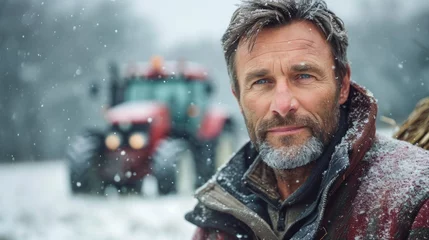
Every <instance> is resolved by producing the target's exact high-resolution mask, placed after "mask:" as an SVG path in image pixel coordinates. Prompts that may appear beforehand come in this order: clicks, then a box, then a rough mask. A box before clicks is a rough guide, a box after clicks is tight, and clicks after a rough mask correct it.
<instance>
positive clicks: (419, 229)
mask: <svg viewBox="0 0 429 240" xmlns="http://www.w3.org/2000/svg"><path fill="white" fill-rule="evenodd" d="M408 239H409V240H417V239H429V200H426V202H425V203H423V205H422V207H421V208H420V210H419V213H418V214H417V216H416V218H415V219H414V222H413V225H412V226H411V231H410V235H409V236H408Z"/></svg>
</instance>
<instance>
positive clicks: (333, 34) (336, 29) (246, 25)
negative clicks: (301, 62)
mask: <svg viewBox="0 0 429 240" xmlns="http://www.w3.org/2000/svg"><path fill="white" fill-rule="evenodd" d="M296 20H308V21H310V22H312V23H314V24H315V25H316V26H318V27H319V29H320V30H321V31H322V32H323V34H324V35H325V37H326V40H327V41H328V42H329V44H330V46H331V51H332V55H333V56H334V63H335V75H336V78H337V79H339V85H341V83H342V80H343V78H344V76H345V75H346V73H347V68H348V61H347V46H348V45H349V44H348V36H347V32H346V31H345V28H344V23H343V21H342V20H341V19H340V18H339V17H337V16H336V15H335V14H334V13H333V12H332V11H331V10H329V9H328V8H327V5H326V3H325V2H324V1H323V0H243V1H242V3H241V4H240V5H238V9H237V10H236V11H235V12H234V14H233V16H232V18H231V22H230V24H229V26H228V29H227V30H226V32H225V34H224V35H223V37H222V46H223V50H224V54H225V60H226V63H227V67H228V74H229V77H230V79H231V84H232V87H233V89H234V90H235V91H236V92H237V93H239V87H238V80H237V74H236V71H235V55H236V50H237V47H238V44H239V42H240V40H244V41H248V42H249V51H251V50H252V48H253V45H254V44H255V41H256V37H257V36H258V33H259V32H260V31H261V30H262V29H263V28H268V27H279V26H284V25H287V24H289V23H291V22H293V21H296Z"/></svg>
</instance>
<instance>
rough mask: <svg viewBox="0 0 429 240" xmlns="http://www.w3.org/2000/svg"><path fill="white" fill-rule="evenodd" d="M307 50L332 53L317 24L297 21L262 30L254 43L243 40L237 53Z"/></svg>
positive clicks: (251, 53)
mask: <svg viewBox="0 0 429 240" xmlns="http://www.w3.org/2000/svg"><path fill="white" fill-rule="evenodd" d="M305 48H312V49H314V50H319V51H323V50H324V51H330V46H329V43H328V41H327V40H326V37H325V36H324V34H323V32H322V31H321V30H320V29H319V28H318V27H317V26H316V25H315V24H313V23H311V22H309V21H295V22H292V23H289V24H287V25H284V26H278V27H267V28H263V29H261V30H260V31H259V33H258V35H257V37H256V39H255V41H254V42H251V40H248V39H244V38H243V39H241V40H240V42H239V45H238V48H237V52H239V53H242V54H245V55H258V54H260V52H264V51H275V50H278V49H283V50H295V49H296V50H299V49H305Z"/></svg>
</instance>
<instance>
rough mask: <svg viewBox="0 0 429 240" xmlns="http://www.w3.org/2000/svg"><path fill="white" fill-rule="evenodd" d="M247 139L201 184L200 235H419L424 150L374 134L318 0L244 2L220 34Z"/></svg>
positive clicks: (424, 216) (366, 104)
mask: <svg viewBox="0 0 429 240" xmlns="http://www.w3.org/2000/svg"><path fill="white" fill-rule="evenodd" d="M222 42H223V46H224V52H225V58H226V61H227V65H228V70H229V74H230V77H231V80H232V84H231V86H232V90H233V93H234V95H235V97H236V99H237V101H238V104H239V106H240V109H241V112H242V114H243V117H244V119H245V122H246V126H247V130H248V133H249V137H250V142H249V143H247V144H246V145H245V146H244V147H242V148H241V149H240V150H239V151H238V153H237V154H236V155H235V156H233V157H232V159H231V160H230V161H229V162H228V163H227V164H226V165H225V166H224V167H223V168H222V169H220V170H219V171H218V172H217V174H216V175H215V176H214V177H213V178H212V180H210V181H209V182H208V183H206V184H205V185H204V186H203V187H201V188H200V189H199V190H198V191H197V193H196V197H197V199H198V204H197V206H196V207H195V209H194V210H193V211H192V212H190V213H188V214H187V215H186V219H187V220H188V221H190V222H192V223H194V224H195V225H197V226H198V228H197V231H196V233H195V235H194V238H193V239H195V240H200V239H218V240H220V239H266V240H269V239H322V238H323V239H407V238H408V239H425V238H426V239H427V238H429V200H428V199H429V153H428V152H427V151H425V150H423V149H420V148H417V147H415V146H412V145H410V144H408V143H405V142H400V141H397V140H393V139H387V138H383V137H381V136H378V135H376V134H375V119H376V113H377V105H376V100H375V99H374V98H373V97H372V94H371V93H370V92H368V91H367V90H365V89H364V88H362V87H360V86H359V85H357V84H356V83H351V82H350V74H351V71H350V66H349V65H348V63H347V56H346V52H347V46H348V37H347V34H346V31H345V29H344V24H343V22H342V21H341V19H339V18H338V17H337V16H336V15H335V14H334V13H333V12H331V11H330V10H328V9H327V6H326V4H325V3H324V2H323V1H322V0H301V1H294V0H248V1H245V2H243V3H241V5H239V7H238V9H237V10H236V12H235V13H234V15H233V17H232V19H231V23H230V25H229V27H228V29H227V31H226V33H225V35H224V37H223V39H222Z"/></svg>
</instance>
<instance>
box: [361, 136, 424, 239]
mask: <svg viewBox="0 0 429 240" xmlns="http://www.w3.org/2000/svg"><path fill="white" fill-rule="evenodd" d="M364 161H366V162H367V163H368V164H369V167H368V170H367V173H366V174H365V176H364V177H362V179H361V181H362V184H361V186H360V188H359V191H358V196H357V198H356V199H361V201H360V202H358V203H357V204H358V205H357V208H356V209H357V211H360V212H359V213H357V214H364V213H365V214H367V216H368V215H369V216H371V215H373V214H387V215H397V214H400V212H401V209H403V208H404V207H406V206H407V205H408V206H409V205H411V206H413V205H415V204H418V203H419V202H421V201H422V200H424V199H425V198H427V197H428V196H429V151H426V150H424V149H422V148H419V147H416V146H413V145H411V144H410V143H408V142H404V141H399V140H395V139H391V138H387V137H385V136H381V135H377V137H376V140H375V142H374V144H373V146H372V148H371V149H370V150H369V151H368V152H367V153H366V155H365V158H364ZM382 209H383V210H387V211H383V210H382ZM367 211H368V212H367ZM379 217H380V218H383V217H387V216H379ZM399 221H400V220H399ZM390 224H392V223H390ZM390 227H391V226H389V224H386V226H384V228H385V231H388V229H389V228H390Z"/></svg>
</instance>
